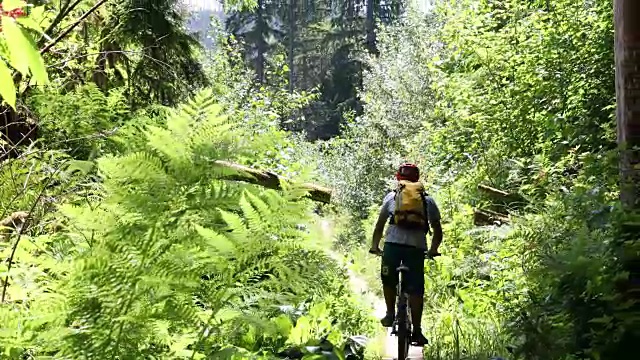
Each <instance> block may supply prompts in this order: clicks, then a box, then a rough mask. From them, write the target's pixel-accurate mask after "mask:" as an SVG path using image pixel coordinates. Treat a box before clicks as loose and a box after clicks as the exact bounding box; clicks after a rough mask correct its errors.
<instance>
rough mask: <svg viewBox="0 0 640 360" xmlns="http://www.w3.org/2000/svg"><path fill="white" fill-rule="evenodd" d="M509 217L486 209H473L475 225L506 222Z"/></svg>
mask: <svg viewBox="0 0 640 360" xmlns="http://www.w3.org/2000/svg"><path fill="white" fill-rule="evenodd" d="M508 223H509V218H508V217H507V216H505V215H503V214H500V213H497V212H495V211H491V210H487V209H473V224H474V225H476V226H486V225H502V224H508Z"/></svg>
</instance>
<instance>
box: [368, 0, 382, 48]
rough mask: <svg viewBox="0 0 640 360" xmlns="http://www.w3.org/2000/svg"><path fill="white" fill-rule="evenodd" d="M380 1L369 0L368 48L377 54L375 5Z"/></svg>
mask: <svg viewBox="0 0 640 360" xmlns="http://www.w3.org/2000/svg"><path fill="white" fill-rule="evenodd" d="M376 3H379V1H378V2H377V1H375V0H367V21H366V27H367V50H369V53H371V54H375V53H376V52H377V51H376V22H375V6H376Z"/></svg>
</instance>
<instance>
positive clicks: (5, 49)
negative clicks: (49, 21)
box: [0, 1, 48, 109]
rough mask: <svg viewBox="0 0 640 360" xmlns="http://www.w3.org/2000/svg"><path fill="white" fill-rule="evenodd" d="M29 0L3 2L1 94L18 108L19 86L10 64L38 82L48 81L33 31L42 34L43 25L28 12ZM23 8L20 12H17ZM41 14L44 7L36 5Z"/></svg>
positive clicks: (0, 62)
mask: <svg viewBox="0 0 640 360" xmlns="http://www.w3.org/2000/svg"><path fill="white" fill-rule="evenodd" d="M25 5H26V3H24V2H22V1H3V2H2V14H1V15H2V20H1V22H0V24H2V27H1V28H0V29H1V30H0V31H1V32H2V36H1V37H0V97H2V100H3V101H4V102H6V103H7V104H8V105H10V106H11V107H13V108H14V109H15V107H16V87H15V84H14V80H13V72H12V70H11V69H10V68H9V67H8V66H7V64H9V65H11V67H12V68H13V69H15V70H17V71H18V72H19V73H20V75H22V76H24V77H28V76H30V77H31V78H32V79H33V81H34V82H35V83H36V84H38V85H44V84H46V83H47V82H48V75H47V70H46V68H45V65H44V61H43V60H42V57H41V56H40V53H39V52H38V49H37V47H36V46H35V44H34V41H33V39H32V38H31V35H30V34H29V30H32V31H37V32H40V33H42V29H41V28H40V26H39V25H38V24H37V23H36V22H34V21H33V18H32V17H31V16H29V15H27V14H26V12H27V9H24V8H25ZM16 11H19V12H20V14H18V13H16ZM33 11H35V12H37V13H41V12H42V8H34V10H33Z"/></svg>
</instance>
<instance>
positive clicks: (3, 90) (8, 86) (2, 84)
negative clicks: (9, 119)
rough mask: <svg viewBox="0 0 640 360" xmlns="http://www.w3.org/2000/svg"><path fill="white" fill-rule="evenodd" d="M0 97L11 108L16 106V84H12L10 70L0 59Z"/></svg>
mask: <svg viewBox="0 0 640 360" xmlns="http://www.w3.org/2000/svg"><path fill="white" fill-rule="evenodd" d="M0 97H2V99H3V100H4V101H5V102H6V103H7V104H9V105H11V107H12V108H14V109H15V108H16V86H15V85H14V84H13V78H12V76H11V70H9V67H8V66H7V64H5V62H4V61H3V60H2V59H0Z"/></svg>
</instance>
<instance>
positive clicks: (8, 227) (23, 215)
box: [0, 211, 29, 242]
mask: <svg viewBox="0 0 640 360" xmlns="http://www.w3.org/2000/svg"><path fill="white" fill-rule="evenodd" d="M28 218H29V213H28V212H26V211H16V212H14V213H12V214H11V215H9V216H7V217H6V218H4V219H2V220H0V242H3V241H6V240H7V237H8V235H10V234H11V233H12V232H14V231H18V232H20V231H24V230H26V229H22V227H23V226H24V224H25V223H27V219H28Z"/></svg>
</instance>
